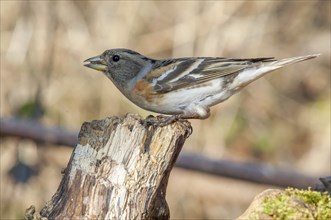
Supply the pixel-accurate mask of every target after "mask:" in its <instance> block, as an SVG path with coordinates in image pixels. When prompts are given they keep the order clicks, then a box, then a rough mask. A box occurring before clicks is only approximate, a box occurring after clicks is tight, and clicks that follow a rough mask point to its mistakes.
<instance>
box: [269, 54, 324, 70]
mask: <svg viewBox="0 0 331 220" xmlns="http://www.w3.org/2000/svg"><path fill="white" fill-rule="evenodd" d="M319 55H321V54H311V55H305V56H299V57H291V58H285V59H281V60H276V61H273V62H271V63H269V65H268V66H279V68H280V67H283V66H287V65H290V64H293V63H298V62H301V61H304V60H309V59H313V58H316V57H318V56H319Z"/></svg>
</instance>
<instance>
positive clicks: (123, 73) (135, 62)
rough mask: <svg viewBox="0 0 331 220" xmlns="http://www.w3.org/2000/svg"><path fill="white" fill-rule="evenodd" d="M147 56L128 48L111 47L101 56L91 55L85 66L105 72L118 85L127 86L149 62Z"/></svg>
mask: <svg viewBox="0 0 331 220" xmlns="http://www.w3.org/2000/svg"><path fill="white" fill-rule="evenodd" d="M149 61H153V59H150V58H147V57H145V56H143V55H141V54H139V53H137V52H135V51H132V50H128V49H110V50H106V51H105V52H103V53H102V54H101V55H99V56H95V57H91V58H89V59H87V60H85V61H84V62H89V63H87V64H85V65H84V66H86V67H89V68H92V69H95V70H99V71H101V72H103V73H104V74H105V75H106V76H107V77H108V78H109V79H110V80H111V81H113V83H114V84H115V85H116V86H117V87H126V86H127V83H128V82H129V81H130V80H131V79H133V78H134V77H135V76H137V74H138V73H139V71H140V70H141V69H142V68H144V66H145V65H146V63H147V62H149Z"/></svg>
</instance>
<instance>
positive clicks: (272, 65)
mask: <svg viewBox="0 0 331 220" xmlns="http://www.w3.org/2000/svg"><path fill="white" fill-rule="evenodd" d="M319 55H320V54H312V55H306V56H299V57H291V58H285V59H281V60H271V61H266V62H262V63H261V65H260V66H255V67H252V68H247V69H246V70H244V71H242V72H240V73H239V74H238V75H237V77H236V78H235V79H234V81H233V82H232V84H231V85H230V87H229V88H230V89H232V90H234V91H238V90H240V89H241V88H243V87H244V86H246V85H247V84H249V83H251V82H252V81H254V80H256V79H258V78H260V77H262V76H264V75H265V74H267V73H269V72H272V71H274V70H277V69H279V68H282V67H284V66H287V65H290V64H293V63H297V62H301V61H304V60H309V59H313V58H315V57H318V56H319Z"/></svg>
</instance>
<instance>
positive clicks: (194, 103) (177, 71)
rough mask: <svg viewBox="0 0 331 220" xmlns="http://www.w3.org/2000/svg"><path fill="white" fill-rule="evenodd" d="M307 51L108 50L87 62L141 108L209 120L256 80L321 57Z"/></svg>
mask: <svg viewBox="0 0 331 220" xmlns="http://www.w3.org/2000/svg"><path fill="white" fill-rule="evenodd" d="M317 56H318V54H316V55H306V56H299V57H293V58H287V59H281V60H276V59H274V58H273V57H267V58H252V59H233V58H219V57H188V58H176V59H163V60H156V59H152V58H148V57H145V56H144V55H141V54H139V53H137V52H135V51H132V50H128V49H111V50H106V51H105V52H103V53H102V54H101V55H100V56H95V57H92V58H89V59H87V60H85V61H84V62H88V63H86V64H85V66H86V67H89V68H92V69H95V70H99V71H101V72H103V73H104V74H105V75H106V76H107V77H108V78H109V79H110V80H111V81H112V82H113V83H114V84H115V86H116V87H117V88H118V89H119V90H120V91H121V92H122V93H123V94H124V95H125V96H126V97H127V98H128V99H129V100H130V101H132V102H133V103H135V104H136V105H138V106H139V107H141V108H143V109H146V110H149V111H152V112H156V113H161V114H167V115H171V116H170V117H168V118H166V119H165V121H164V122H165V123H171V122H172V121H175V120H178V119H205V118H208V117H209V115H210V107H211V106H213V105H216V104H218V103H221V102H223V101H225V100H226V99H228V98H229V97H230V96H232V95H233V94H234V93H236V92H237V91H239V90H240V89H242V88H243V87H244V86H246V85H247V84H249V83H251V82H252V81H254V80H256V79H258V78H260V77H262V76H263V75H265V74H266V73H268V72H271V71H273V70H276V69H279V68H282V67H284V66H287V65H289V64H292V63H296V62H300V61H304V60H308V59H312V58H315V57H317Z"/></svg>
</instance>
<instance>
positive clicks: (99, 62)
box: [84, 56, 107, 72]
mask: <svg viewBox="0 0 331 220" xmlns="http://www.w3.org/2000/svg"><path fill="white" fill-rule="evenodd" d="M84 62H89V63H85V64H84V66H86V67H89V68H91V69H95V70H99V71H102V72H105V71H106V70H107V63H106V61H105V60H104V59H102V58H101V57H100V56H95V57H91V58H89V59H87V60H84Z"/></svg>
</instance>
